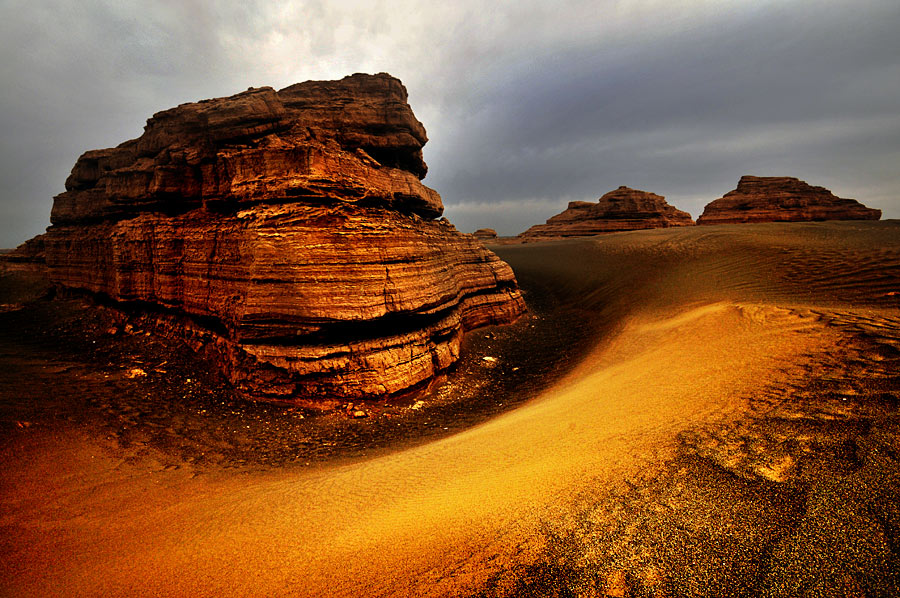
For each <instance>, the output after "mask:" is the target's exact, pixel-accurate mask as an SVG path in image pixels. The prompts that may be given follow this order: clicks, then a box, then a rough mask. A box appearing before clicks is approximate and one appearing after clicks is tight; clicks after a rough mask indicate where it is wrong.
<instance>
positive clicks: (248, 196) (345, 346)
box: [43, 74, 524, 402]
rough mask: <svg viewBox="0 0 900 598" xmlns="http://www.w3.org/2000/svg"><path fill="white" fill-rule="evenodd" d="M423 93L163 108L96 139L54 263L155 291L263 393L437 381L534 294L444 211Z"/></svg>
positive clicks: (377, 84) (322, 397)
mask: <svg viewBox="0 0 900 598" xmlns="http://www.w3.org/2000/svg"><path fill="white" fill-rule="evenodd" d="M406 98H407V96H406V89H405V88H404V87H403V85H402V84H401V83H400V81H398V80H397V79H394V78H393V77H391V76H389V75H386V74H379V75H353V76H350V77H346V78H344V79H342V80H340V81H311V82H307V83H300V84H297V85H292V86H290V87H287V88H285V89H282V90H280V91H274V90H273V89H271V88H260V89H251V90H248V91H246V92H243V93H240V94H237V95H235V96H231V97H228V98H219V99H214V100H206V101H203V102H198V103H192V104H184V105H181V106H178V107H177V108H173V109H171V110H166V111H164V112H160V113H158V114H156V115H154V116H153V118H151V119H150V120H149V121H148V122H147V126H146V128H145V131H144V134H143V135H142V136H141V137H139V138H138V139H135V140H132V141H126V142H125V143H123V144H121V145H119V146H118V147H116V148H112V149H106V150H97V151H90V152H87V153H85V154H84V155H83V156H82V157H81V158H79V160H78V162H77V163H76V165H75V167H74V168H73V170H72V174H71V175H70V176H69V178H68V180H67V181H66V192H65V193H62V194H61V195H59V196H57V197H56V198H55V200H54V205H53V211H52V217H51V221H52V223H53V226H51V227H50V228H49V229H48V232H47V233H46V234H45V235H43V246H44V253H45V258H46V262H47V267H48V270H49V275H50V277H51V279H52V280H53V281H54V282H56V283H58V284H61V285H64V286H66V287H72V288H76V289H84V290H87V291H90V292H93V293H97V294H101V295H104V296H108V297H110V298H112V299H114V300H115V301H116V302H118V305H119V306H120V307H122V308H129V307H130V308H133V309H134V310H138V311H139V312H144V311H149V312H150V313H152V314H153V318H154V322H155V323H156V324H155V328H156V330H158V331H160V332H162V333H165V334H171V335H175V336H177V337H179V338H181V339H183V340H186V341H187V342H188V343H189V344H190V345H191V346H193V348H194V349H195V350H197V351H198V352H201V353H204V354H206V355H208V356H209V357H210V358H212V359H213V360H214V361H216V362H217V363H218V364H219V365H220V366H221V368H222V370H223V372H225V374H226V375H227V376H228V378H229V379H230V380H231V381H232V382H233V383H234V384H235V385H236V386H237V387H238V388H240V389H242V390H244V391H246V392H248V393H250V394H252V395H254V396H264V397H265V396H268V397H277V398H282V399H287V400H303V401H312V402H316V401H327V400H329V399H344V398H374V397H379V396H383V395H388V394H395V393H401V392H404V391H407V390H409V389H411V388H413V387H415V386H417V385H421V384H424V383H427V382H428V381H429V380H430V379H431V378H432V377H433V376H435V374H437V373H439V372H441V371H443V370H445V369H447V368H448V367H449V366H450V365H452V364H453V362H454V361H456V359H457V357H458V356H459V348H460V342H461V339H462V335H463V333H464V331H465V330H468V329H470V328H474V327H477V326H483V325H487V324H498V323H508V322H512V321H513V320H515V319H516V317H517V316H518V315H519V314H520V313H521V312H522V311H523V310H524V304H523V302H522V299H521V296H520V294H519V291H518V289H517V286H516V282H515V278H514V276H513V273H512V270H511V269H510V268H509V266H508V265H506V264H505V263H504V262H502V261H500V259H499V258H497V257H496V256H495V255H494V254H493V253H491V252H490V251H488V250H486V249H485V248H484V247H483V246H482V245H481V244H480V243H479V242H478V241H476V240H475V239H474V238H472V237H471V236H469V235H463V234H460V233H458V232H457V231H456V230H455V229H454V228H453V226H452V225H451V224H450V223H449V222H447V221H446V220H445V219H441V220H436V219H435V218H437V217H438V216H440V214H441V213H442V211H443V206H442V204H441V199H440V196H439V195H438V194H437V193H436V192H435V191H433V190H432V189H429V188H428V187H425V186H424V185H423V184H422V183H421V182H420V179H421V178H422V177H423V176H424V175H425V172H426V166H425V163H424V162H423V160H422V146H423V144H424V143H425V142H426V140H427V139H426V136H425V130H424V128H423V127H422V124H421V123H419V122H418V121H417V120H416V119H415V117H414V116H413V113H412V110H411V109H410V107H409V105H408V104H407V101H406Z"/></svg>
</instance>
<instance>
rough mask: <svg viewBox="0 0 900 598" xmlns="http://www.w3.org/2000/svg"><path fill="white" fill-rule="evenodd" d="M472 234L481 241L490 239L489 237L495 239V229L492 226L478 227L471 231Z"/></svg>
mask: <svg viewBox="0 0 900 598" xmlns="http://www.w3.org/2000/svg"><path fill="white" fill-rule="evenodd" d="M472 235H473V236H474V237H475V238H476V239H481V240H482V241H485V240H490V239H496V238H497V231H495V230H494V229H492V228H479V229H478V230H476V231H475V232H474V233H472Z"/></svg>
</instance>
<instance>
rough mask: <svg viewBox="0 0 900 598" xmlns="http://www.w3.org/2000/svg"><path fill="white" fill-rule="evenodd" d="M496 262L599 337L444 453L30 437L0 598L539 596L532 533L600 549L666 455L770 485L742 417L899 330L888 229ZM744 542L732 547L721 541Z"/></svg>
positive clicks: (543, 249)
mask: <svg viewBox="0 0 900 598" xmlns="http://www.w3.org/2000/svg"><path fill="white" fill-rule="evenodd" d="M501 256H502V257H504V259H507V260H508V261H510V263H511V264H512V265H513V267H514V269H516V272H517V275H518V276H519V278H520V281H521V282H522V284H523V287H525V289H526V290H527V289H529V288H534V286H535V285H542V286H543V287H545V288H548V289H551V292H552V294H553V295H554V296H555V297H556V300H557V301H558V305H559V307H558V309H564V310H573V311H574V312H575V313H578V314H580V315H581V316H582V317H584V319H585V325H586V326H591V327H594V326H596V327H597V329H598V330H605V331H609V330H614V332H613V333H609V334H608V335H607V336H604V337H603V338H599V339H598V342H597V345H596V346H595V349H594V350H593V351H591V352H590V354H589V355H588V356H587V357H586V358H585V359H584V360H583V361H582V362H581V363H579V364H573V365H574V367H573V369H572V371H571V372H570V374H569V375H568V376H566V377H565V378H564V379H563V380H561V381H560V382H559V383H558V384H556V385H555V386H554V387H553V388H551V389H549V390H548V391H546V392H545V393H544V394H543V395H542V396H540V397H539V398H537V399H536V400H534V401H531V402H529V403H527V404H525V405H524V406H521V407H520V408H518V409H516V410H514V411H512V412H509V413H506V414H504V415H501V416H499V417H497V418H495V419H493V420H491V421H489V422H487V423H484V424H482V425H479V426H477V427H475V428H472V429H469V430H466V431H463V432H461V433H458V434H456V435H453V436H451V437H448V438H444V439H441V440H437V441H434V442H431V443H428V444H425V445H422V446H418V447H413V448H409V449H406V450H402V451H399V452H395V453H391V454H388V455H384V456H380V457H377V458H374V459H370V460H363V461H357V462H351V463H345V464H339V463H336V464H331V465H324V466H322V467H319V468H316V469H313V470H308V471H302V470H301V471H297V470H291V471H278V470H273V471H268V472H262V473H260V472H255V473H234V472H229V471H225V470H216V469H214V468H209V469H204V470H203V471H200V472H197V471H196V470H193V469H191V468H189V467H182V468H180V469H174V470H166V469H159V468H157V467H154V465H153V463H149V462H146V461H145V462H140V463H136V464H134V463H125V462H122V460H121V459H120V458H119V457H120V456H119V455H117V454H116V453H115V451H114V450H113V451H110V450H109V449H108V447H107V448H104V447H106V445H104V444H103V443H102V442H100V441H99V439H94V438H91V437H89V436H84V435H77V434H73V435H70V436H68V437H66V438H54V437H46V438H37V439H35V438H31V439H29V441H28V442H26V443H23V444H22V446H21V448H20V450H17V451H16V453H15V454H7V455H5V457H7V459H8V460H9V464H8V465H7V469H6V470H5V472H4V474H3V491H2V496H0V500H2V502H0V507H2V509H0V512H2V515H0V525H2V526H3V527H2V529H3V530H4V535H5V536H6V539H5V540H4V541H3V543H2V548H3V553H4V556H3V558H2V561H0V567H2V582H0V588H2V589H3V592H4V594H6V595H16V596H19V595H21V596H26V595H34V596H46V595H104V596H112V595H136V594H139V595H173V596H180V595H210V596H212V595H348V596H351V595H353V596H356V595H366V596H378V595H435V596H443V595H470V594H472V593H475V592H477V591H479V589H480V588H482V589H483V588H489V589H488V590H486V591H487V592H488V593H489V594H503V593H504V592H509V593H523V592H524V590H523V588H525V587H526V586H523V585H522V581H521V580H522V578H523V577H522V576H524V575H537V577H535V579H534V580H533V581H534V584H536V585H534V587H535V588H538V590H539V591H540V593H542V594H543V593H547V592H549V590H547V589H546V588H544V589H541V588H542V587H543V586H541V584H542V583H546V584H547V587H550V586H551V585H552V584H556V583H558V580H554V579H549V577H548V576H551V577H552V572H550V573H548V571H547V570H537V571H538V572H537V573H535V571H536V570H535V569H534V566H535V563H538V564H540V563H541V562H545V561H547V560H548V558H550V556H548V555H553V554H555V553H553V552H552V549H553V548H554V540H553V539H552V537H551V539H550V540H548V537H550V536H548V534H547V529H548V528H550V529H553V530H557V532H558V531H559V530H574V531H575V532H578V533H583V532H584V525H583V524H582V523H579V522H578V521H576V519H577V517H576V515H583V514H584V513H589V514H591V515H592V516H593V517H594V518H595V519H596V520H597V521H602V522H605V523H603V524H602V525H605V526H606V527H608V528H609V529H613V527H614V526H615V525H617V524H621V523H622V521H623V520H622V517H621V516H620V515H616V516H614V515H612V514H610V513H612V510H610V511H609V513H606V512H605V511H604V512H603V513H600V512H599V511H598V510H597V509H593V510H592V506H597V505H604V504H606V503H607V502H609V501H610V500H612V499H611V497H621V496H624V495H626V494H627V495H628V496H631V498H629V499H628V500H627V501H625V502H624V503H622V502H621V501H620V502H618V503H616V504H625V505H626V506H627V507H629V508H632V507H633V508H635V509H637V508H639V507H640V509H644V510H643V511H639V512H640V513H643V515H641V516H644V517H645V518H646V517H649V515H647V514H646V513H650V512H651V511H652V510H653V509H654V508H656V505H657V503H658V501H656V502H654V500H656V499H653V498H652V497H651V498H648V492H650V493H652V494H653V495H654V496H661V495H662V494H663V493H664V492H665V491H667V490H665V488H669V487H670V486H667V485H663V486H661V485H660V484H662V482H661V480H662V481H665V480H666V479H668V478H666V477H665V476H666V472H667V471H668V469H667V468H669V467H670V466H671V465H672V463H676V462H678V459H680V458H682V454H681V453H682V451H683V449H684V444H685V438H686V437H691V438H705V439H706V441H705V444H704V442H701V441H699V440H698V441H697V442H696V444H695V448H694V449H693V450H694V451H695V452H696V453H697V454H704V455H705V454H706V453H703V451H704V450H706V451H707V453H710V454H711V455H712V456H711V457H709V458H710V459H711V460H712V461H715V460H716V459H718V460H719V461H716V462H717V463H718V462H722V463H724V462H726V461H727V462H728V465H727V467H731V468H732V469H733V470H734V472H738V473H740V475H742V476H745V477H746V479H751V480H752V479H755V478H754V476H756V477H758V478H759V479H763V480H764V481H765V483H766V484H776V483H782V484H783V483H787V481H788V480H789V478H790V473H789V472H788V470H789V469H790V466H789V465H788V466H785V465H784V462H782V461H777V460H775V461H771V462H769V461H765V460H764V459H763V460H757V461H758V462H753V463H751V462H750V460H749V457H748V456H747V455H748V454H749V453H747V451H743V452H742V450H732V451H731V453H728V451H727V450H726V447H729V446H731V445H730V444H729V443H730V442H731V441H733V440H734V439H735V438H738V436H735V434H736V433H732V432H729V430H735V429H738V428H740V426H741V425H743V423H742V422H745V421H746V420H747V417H748V414H751V413H757V412H759V411H760V408H759V404H760V402H759V401H760V400H762V399H760V397H762V398H763V399H765V398H766V397H769V399H768V400H770V403H771V404H775V403H777V404H778V405H781V406H783V403H784V401H783V400H782V399H772V396H773V394H772V393H773V391H772V389H773V388H775V389H782V390H783V389H787V388H801V387H803V385H804V384H805V383H806V381H808V380H810V379H812V378H817V377H820V376H821V375H822V372H823V370H822V369H821V364H820V362H821V359H822V356H827V355H830V354H834V353H835V352H836V351H840V350H842V348H845V347H846V346H847V345H848V342H849V341H848V339H849V338H851V336H852V334H853V333H855V332H854V330H856V329H854V327H857V328H858V327H859V326H861V325H864V324H865V322H864V319H865V318H869V321H870V323H871V322H875V325H877V326H881V327H882V328H881V330H882V332H885V331H886V332H885V334H883V335H882V336H881V337H879V338H882V340H883V343H882V344H883V345H884V346H885V347H890V346H893V345H891V341H890V338H895V336H891V335H892V334H894V332H896V330H895V327H900V325H898V322H900V311H898V303H900V301H898V300H900V295H897V294H893V293H894V292H900V226H897V225H896V224H895V223H891V222H885V223H828V224H801V225H772V226H769V225H756V226H733V227H726V226H723V227H704V228H702V229H674V230H659V231H641V232H637V233H624V234H614V235H608V236H605V237H600V238H596V239H588V240H570V241H565V242H560V243H552V244H543V245H542V244H535V245H528V246H519V247H517V246H509V247H504V248H502V249H501ZM841 318H843V319H841ZM856 332H858V330H856ZM896 336H900V335H896ZM884 339H887V340H884ZM885 343H886V344H885ZM898 348H900V341H898ZM539 349H540V348H539V347H536V348H535V350H539ZM888 353H889V351H888ZM857 355H859V354H857ZM888 357H891V356H890V355H888ZM501 358H502V357H501ZM891 358H892V357H891ZM889 373H890V372H888V374H889ZM888 377H889V376H888ZM887 392H888V393H896V391H894V390H888V391H887ZM775 395H778V396H780V395H779V394H778V392H776V393H775ZM893 396H894V397H896V394H894V395H893ZM773 401H774V402H773ZM795 410H796V409H795ZM887 413H888V416H891V413H893V411H891V410H887ZM891 417H892V416H891ZM766 425H767V426H768V425H769V424H766ZM766 429H769V428H766ZM722 431H724V432H722ZM716 434H719V436H718V437H717V436H716ZM729 434H731V436H729ZM710 439H713V440H710ZM704 447H705V448H704ZM729 450H730V449H729ZM779 458H780V457H779ZM729 459H730V460H729ZM779 463H781V466H779ZM791 463H793V462H791ZM779 467H781V469H779ZM741 468H743V469H741ZM754 468H755V469H754ZM739 470H740V471H739ZM197 473H199V474H200V475H197ZM766 476H768V477H766ZM735 479H742V478H740V476H738V477H736V478H735ZM741 483H743V482H741ZM666 484H668V482H667V483H666ZM735 484H737V482H734V483H732V486H734V485H735ZM635 488H638V490H637V492H638V494H633V493H634V492H635ZM641 488H643V489H644V490H645V492H644V493H643V494H641V493H640V491H641ZM729 488H730V486H729ZM729 491H730V490H729ZM695 492H698V493H699V492H701V491H700V490H696V491H695ZM723 492H724V491H723ZM629 493H632V494H629ZM723 495H724V494H721V493H720V494H718V495H714V496H712V497H707V498H706V503H704V504H708V503H709V504H713V505H714V504H715V503H716V501H717V500H718V498H717V496H718V497H721V496H723ZM697 496H700V494H697ZM695 499H696V496H695V497H694V498H689V499H688V501H687V502H686V503H685V504H693V503H691V502H690V501H691V500H695ZM616 500H619V499H618V498H617V499H616ZM698 500H699V499H698ZM641 501H644V502H641ZM645 503H646V504H645ZM635 505H637V506H635ZM641 505H643V506H641ZM754 505H755V506H754ZM754 505H751V507H748V508H751V510H752V508H757V509H764V507H760V506H759V505H756V504H755V503H754ZM688 511H689V509H688ZM688 511H685V512H688ZM635 517H636V518H637V516H635ZM607 519H608V521H607ZM713 519H714V521H713V522H712V523H708V526H709V527H711V528H715V527H716V526H717V525H718V524H717V523H716V522H715V519H716V518H715V517H714V518H713ZM692 521H694V519H692ZM691 525H699V524H696V521H694V523H692V524H691ZM760 525H762V524H760ZM888 529H890V528H888ZM554 533H556V532H554ZM597 533H598V534H599V532H597ZM704 533H706V534H707V536H709V533H708V532H704ZM743 533H746V534H752V533H754V530H753V529H750V528H748V529H747V530H746V531H742V530H740V529H738V530H734V531H733V534H734V535H735V536H738V537H739V536H741V534H743ZM629 537H630V536H629ZM629 537H625V536H621V537H619V539H618V544H617V545H616V546H618V547H619V548H620V549H622V550H625V548H623V547H627V546H632V545H634V541H633V540H629ZM597 538H600V535H597ZM599 541H600V540H599V539H597V540H596V542H599ZM642 541H644V542H647V543H648V545H652V544H653V542H654V540H653V538H652V537H647V538H645V539H643V540H642ZM892 541H893V542H895V541H896V538H893V540H892ZM613 544H615V539H614V541H613ZM596 546H599V544H596V545H595V547H596ZM716 546H718V545H717V544H716V543H715V541H714V538H712V539H710V540H709V541H708V542H707V549H709V547H713V548H715V547H716ZM566 550H567V551H568V552H566V553H565V554H564V557H565V558H568V559H570V560H573V562H574V561H577V562H578V563H580V564H579V565H578V567H580V568H578V567H576V568H575V569H572V570H573V571H575V570H576V569H577V571H578V572H579V575H581V577H579V578H578V579H575V578H574V576H570V577H571V580H572V582H573V583H574V582H576V581H577V582H578V584H581V585H580V586H578V587H576V588H566V591H572V592H574V593H576V594H577V593H582V594H585V595H590V593H591V592H601V593H602V592H604V591H606V592H609V593H610V594H611V595H615V594H618V595H624V594H626V593H627V592H629V591H637V590H635V588H638V587H639V586H640V587H641V588H644V590H642V591H650V590H652V589H653V588H656V590H658V593H659V592H662V593H665V592H669V593H670V594H671V593H677V594H685V593H687V592H685V591H683V590H684V588H685V587H689V586H682V585H678V584H679V583H680V580H679V579H677V576H675V575H674V574H672V573H671V572H670V570H671V568H672V567H676V566H678V565H679V561H678V558H683V556H682V557H672V556H670V557H668V558H669V561H666V560H664V559H665V558H666V557H665V555H663V556H661V557H659V558H660V559H663V560H660V561H659V562H658V563H657V564H656V565H655V566H648V565H647V564H646V562H645V561H641V560H640V559H639V558H638V557H637V556H634V557H632V561H633V562H634V563H638V561H640V562H639V563H638V564H640V567H641V568H639V570H640V571H642V572H643V573H639V572H638V573H636V572H635V571H638V569H634V570H632V569H629V568H628V567H627V566H626V565H615V566H614V565H613V564H610V562H607V561H605V560H603V559H600V558H599V557H597V559H599V560H596V566H595V570H594V573H591V574H589V575H588V576H587V577H585V576H584V575H583V573H584V570H585V566H584V565H583V563H584V562H586V561H585V560H584V559H585V558H586V556H585V555H586V554H587V553H588V552H589V551H590V546H589V542H588V543H585V542H582V543H581V544H578V545H575V544H571V545H567V548H566ZM783 550H785V551H788V550H789V546H788V547H786V548H784V549H783ZM613 552H614V551H613V550H612V549H610V550H609V554H612V553H613ZM713 552H714V551H713ZM623 554H624V553H623ZM785 554H788V553H787V552H786V553H785ZM886 554H887V555H888V556H886V557H884V558H887V559H890V558H893V557H892V556H891V553H890V550H888V552H887V553H886ZM553 558H557V557H553ZM641 558H644V557H641ZM647 558H649V557H647ZM785 558H787V557H785ZM588 560H590V559H588ZM645 560H646V559H645ZM632 561H629V562H632ZM635 566H637V565H635ZM528 567H531V569H529V568H528ZM686 570H690V568H688V569H686ZM648 571H649V572H650V573H647V572H648ZM529 572H530V573H529ZM639 574H640V575H644V577H643V578H641V579H642V580H643V581H640V580H638V581H634V579H636V578H635V576H638V575H639ZM702 574H705V573H704V572H703V571H701V570H699V569H698V570H697V573H696V575H697V576H700V575H702ZM754 574H755V575H757V576H758V574H759V572H758V571H756V572H755V573H754ZM541 576H543V577H541ZM654 576H655V577H654ZM544 578H547V579H544ZM582 578H583V579H582ZM735 579H737V578H735ZM779 579H780V578H779ZM881 581H883V580H881ZM729 583H732V585H733V582H729ZM754 583H755V582H754ZM779 583H780V582H779ZM879 583H881V582H880V581H879ZM885 583H888V584H889V583H890V580H888V581H887V582H885ZM517 584H518V585H517ZM641 584H643V585H641ZM554 587H555V586H554ZM693 587H694V591H693V592H690V593H693V594H694V595H705V594H704V588H703V587H702V586H697V585H695V586H693ZM767 587H775V585H771V584H770V586H767ZM707 589H708V588H707ZM557 590H559V588H557ZM835 595H836V594H835Z"/></svg>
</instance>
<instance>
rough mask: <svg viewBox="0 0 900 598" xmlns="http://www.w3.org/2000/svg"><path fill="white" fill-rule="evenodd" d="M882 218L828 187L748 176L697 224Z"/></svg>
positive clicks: (876, 211) (774, 177)
mask: <svg viewBox="0 0 900 598" xmlns="http://www.w3.org/2000/svg"><path fill="white" fill-rule="evenodd" d="M879 218H881V210H874V209H872V208H867V207H866V206H864V205H862V204H861V203H859V202H858V201H856V200H855V199H844V198H842V197H837V196H836V195H834V194H833V193H832V192H831V191H829V190H828V189H826V188H825V187H813V186H812V185H809V184H807V183H806V182H804V181H801V180H800V179H796V178H793V177H787V176H780V177H779V176H749V175H745V176H742V177H741V180H740V182H738V186H737V189H735V190H734V191H729V192H728V193H726V194H725V195H724V196H723V197H720V198H719V199H717V200H715V201H712V202H710V203H709V204H707V206H706V208H705V209H704V210H703V215H702V216H700V218H698V219H697V224H740V223H744V222H801V221H807V220H878V219H879Z"/></svg>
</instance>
